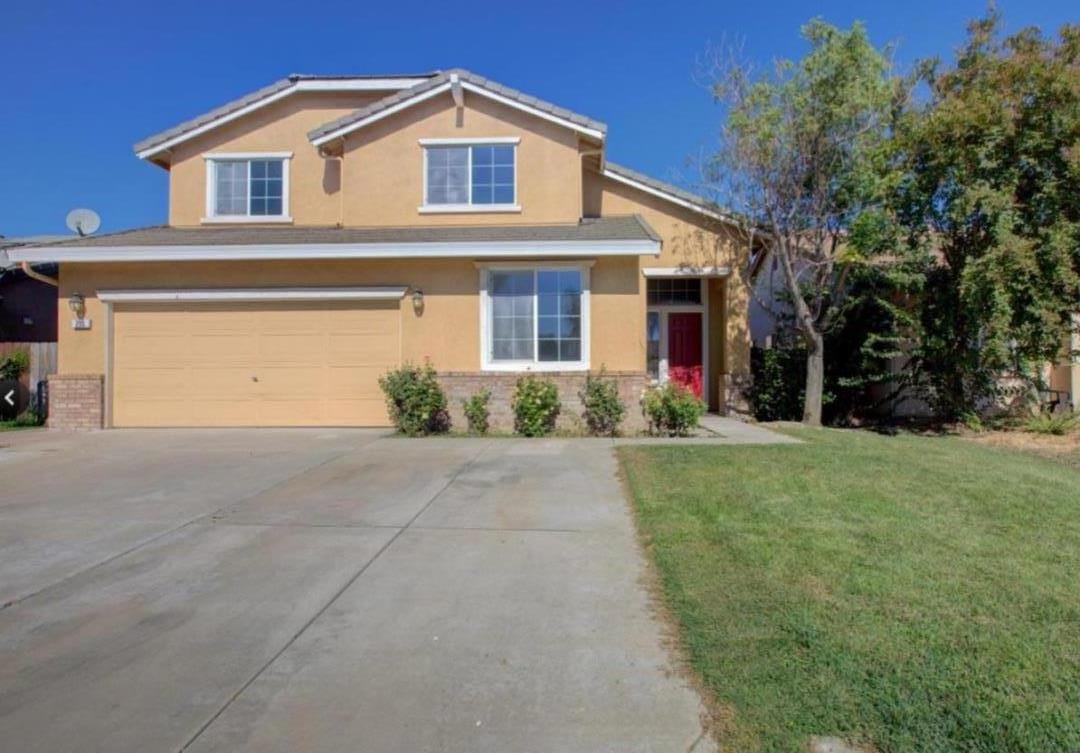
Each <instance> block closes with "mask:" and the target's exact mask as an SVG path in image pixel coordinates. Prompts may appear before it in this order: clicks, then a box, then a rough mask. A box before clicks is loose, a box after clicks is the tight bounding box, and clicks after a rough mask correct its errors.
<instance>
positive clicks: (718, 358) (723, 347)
mask: <svg viewBox="0 0 1080 753" xmlns="http://www.w3.org/2000/svg"><path fill="white" fill-rule="evenodd" d="M727 281H728V278H727V277H708V278H706V284H707V285H708V286H709V295H708V301H709V315H708V316H707V317H706V320H707V321H708V323H709V333H708V342H709V348H708V351H709V363H708V366H707V368H708V376H707V378H706V382H705V383H706V385H707V389H708V395H707V397H708V401H707V402H708V403H709V410H711V411H715V412H718V413H726V412H727V411H726V406H727V373H728V367H727V343H726V342H725V340H726V338H725V337H724V333H725V332H727V295H728V293H727Z"/></svg>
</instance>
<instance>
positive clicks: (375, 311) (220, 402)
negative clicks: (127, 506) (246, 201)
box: [112, 301, 401, 426]
mask: <svg viewBox="0 0 1080 753" xmlns="http://www.w3.org/2000/svg"><path fill="white" fill-rule="evenodd" d="M399 310H400V309H399V303H398V301H379V302H356V301H340V302H337V301H335V302H325V303H312V302H295V303H236V304H219V303H214V304H201V303H199V304H195V303H189V304H117V305H116V306H115V307H114V312H113V370H112V383H113V403H112V415H113V425H114V426H386V425H387V424H388V420H387V416H386V409H385V406H384V403H383V398H382V394H381V393H380V391H379V385H378V378H379V377H380V376H381V375H382V374H383V373H385V372H386V370H387V369H389V368H391V367H393V366H396V365H397V364H398V363H399V362H400V358H401V335H400V315H399Z"/></svg>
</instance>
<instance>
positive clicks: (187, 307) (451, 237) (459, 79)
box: [9, 70, 749, 427]
mask: <svg viewBox="0 0 1080 753" xmlns="http://www.w3.org/2000/svg"><path fill="white" fill-rule="evenodd" d="M606 133H607V129H606V127H605V126H604V124H603V123H600V122H597V121H595V120H593V119H591V118H588V117H585V116H583V115H579V114H577V113H574V112H570V111H568V110H566V109H564V108H561V107H558V106H556V105H552V104H549V103H547V102H544V101H541V100H538V99H537V98H536V97H533V96H530V95H527V94H524V93H522V92H519V91H515V90H513V89H510V88H508V87H506V86H503V85H501V84H497V83H495V82H493V81H490V80H488V79H486V78H483V77H481V76H477V75H475V74H473V73H470V72H468V71H464V70H450V71H442V72H436V73H430V74H423V75H395V76H304V75H294V76H289V77H288V78H285V79H283V80H281V81H278V82H276V83H274V84H271V85H270V86H268V87H266V88H263V89H260V90H258V91H256V92H253V93H252V94H249V95H247V96H245V97H242V98H241V99H238V100H236V101H234V102H230V103H228V104H225V105H223V106H221V107H219V108H217V109H215V110H213V111H211V112H208V113H206V114H204V115H200V116H199V117H197V118H194V119H192V120H190V121H188V122H185V123H182V124H180V125H177V126H176V127H174V128H170V129H169V130H167V131H165V132H163V133H160V134H157V135H156V136H152V137H150V138H148V139H146V140H144V141H142V142H140V143H139V144H137V145H136V146H135V152H136V154H137V156H138V157H139V158H140V159H143V160H145V161H147V162H149V163H150V164H152V165H155V166H157V167H158V168H161V169H163V170H166V171H167V172H168V174H169V222H168V225H164V226H160V227H148V228H141V229H137V230H130V231H126V232H119V233H113V234H108V235H100V236H94V237H86V238H80V239H76V240H73V241H68V242H64V243H57V244H51V245H38V246H30V247H20V248H17V249H13V250H11V251H10V252H9V257H10V258H9V261H10V262H14V263H18V262H33V263H40V262H52V263H58V264H59V288H60V290H59V302H58V305H59V308H60V314H61V316H60V321H61V327H60V332H59V364H58V372H59V373H58V374H57V375H55V376H54V377H53V378H52V380H51V382H50V390H51V403H52V404H51V415H50V420H51V421H52V423H53V425H54V426H59V427H64V426H116V427H126V426H285V425H301V426H304V425H356V426H383V425H386V424H387V422H388V420H387V414H386V410H385V406H384V401H383V397H382V395H381V394H380V391H379V387H378V378H379V376H380V375H382V374H383V373H385V372H386V371H387V370H388V369H390V368H392V367H394V366H397V365H399V364H402V363H406V362H412V363H422V362H424V361H425V360H427V361H430V362H431V363H432V364H433V366H434V367H435V368H436V370H437V371H438V372H439V374H440V378H441V381H442V383H443V384H444V386H445V388H446V390H447V392H448V394H449V396H450V398H451V400H450V402H451V407H452V408H453V409H454V410H459V409H460V400H461V398H463V397H465V396H467V395H469V394H471V393H472V392H474V391H475V390H476V389H478V388H479V387H480V386H487V387H489V388H491V389H492V391H493V393H494V401H495V405H494V410H495V413H496V414H497V415H505V413H506V403H507V401H508V399H509V394H510V392H511V390H512V386H513V383H514V381H515V380H516V379H517V378H518V376H519V375H520V374H521V373H522V372H526V371H532V372H538V373H544V374H548V375H550V376H551V377H552V378H553V379H554V380H556V382H557V383H558V384H559V387H560V392H561V395H562V397H563V399H564V401H566V402H567V403H570V404H572V403H573V402H574V401H576V393H577V390H578V389H579V387H580V384H581V382H582V380H583V378H584V374H585V373H586V372H590V371H592V372H596V371H599V370H600V369H601V368H602V367H603V368H604V369H606V371H607V373H608V374H609V375H611V376H612V377H613V378H615V379H617V380H619V383H620V388H621V390H622V393H623V396H624V399H625V400H626V401H627V402H628V403H629V404H630V407H631V411H630V413H631V415H632V416H636V415H637V410H636V404H637V400H638V398H639V396H640V393H641V391H642V389H644V387H645V386H646V385H647V384H648V383H649V381H650V380H652V381H664V380H667V379H674V380H677V381H680V382H683V383H685V384H686V385H688V386H689V387H691V388H692V389H694V390H695V391H697V392H698V394H699V395H701V396H702V397H703V398H704V399H706V400H707V401H708V403H709V405H710V407H711V408H712V409H713V410H719V411H724V410H726V409H727V408H728V406H730V405H731V404H733V403H735V402H737V401H738V400H739V399H740V395H739V388H740V387H741V386H742V385H744V384H745V381H746V375H747V373H748V370H749V330H748V326H747V295H746V294H745V292H744V291H743V289H742V286H741V285H740V284H739V283H738V280H737V277H736V278H734V279H733V274H732V271H733V268H734V265H735V264H737V263H738V261H737V259H738V258H742V255H740V254H739V244H738V242H737V241H736V233H735V232H734V231H733V225H731V224H730V223H729V221H728V220H727V219H726V218H725V217H724V216H723V215H722V214H721V213H720V212H719V211H718V210H717V209H716V207H714V206H713V205H711V204H710V203H709V202H707V201H705V200H703V199H701V198H700V197H697V196H694V195H692V194H688V193H686V192H684V191H682V190H679V189H678V188H675V187H674V186H670V185H667V184H665V183H662V182H659V181H656V180H654V179H651V178H648V177H646V176H643V175H640V174H638V173H636V172H633V171H631V170H628V169H626V168H623V167H619V166H617V165H615V164H613V163H611V162H609V161H608V160H607V155H606V153H605V146H606Z"/></svg>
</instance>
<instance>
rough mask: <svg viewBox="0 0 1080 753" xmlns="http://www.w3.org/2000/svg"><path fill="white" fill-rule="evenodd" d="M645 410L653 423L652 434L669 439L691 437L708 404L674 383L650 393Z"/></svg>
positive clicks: (644, 406)
mask: <svg viewBox="0 0 1080 753" xmlns="http://www.w3.org/2000/svg"><path fill="white" fill-rule="evenodd" d="M641 407H642V410H643V411H644V413H645V420H646V421H647V422H648V424H649V433H650V434H661V435H664V436H668V437H685V436H687V435H688V434H689V433H690V432H691V431H692V430H693V429H694V428H696V427H697V424H698V419H700V418H701V416H702V415H703V414H704V413H705V403H703V402H701V401H700V400H698V399H697V397H696V396H695V395H694V393H693V392H691V391H690V390H688V389H686V388H685V387H683V386H682V385H680V384H675V383H674V382H668V383H667V384H665V385H664V386H663V387H656V388H654V389H651V390H649V391H648V392H646V393H645V397H644V398H642V400H641Z"/></svg>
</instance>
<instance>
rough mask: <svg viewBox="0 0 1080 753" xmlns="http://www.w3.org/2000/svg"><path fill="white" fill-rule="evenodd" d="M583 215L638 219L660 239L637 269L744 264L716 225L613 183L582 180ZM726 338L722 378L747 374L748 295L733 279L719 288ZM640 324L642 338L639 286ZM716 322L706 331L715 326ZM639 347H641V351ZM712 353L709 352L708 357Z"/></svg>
mask: <svg viewBox="0 0 1080 753" xmlns="http://www.w3.org/2000/svg"><path fill="white" fill-rule="evenodd" d="M583 191H584V213H585V215H586V216H612V215H626V214H640V215H641V216H642V217H644V218H645V219H646V220H647V221H648V223H649V224H650V225H652V227H653V229H654V230H656V232H657V233H658V234H659V235H660V237H661V238H662V239H663V250H662V251H661V253H660V256H658V257H642V258H641V260H640V266H641V267H678V266H686V265H688V266H692V267H710V266H717V267H730V268H731V269H732V270H737V269H739V268H740V265H745V264H746V250H745V248H744V245H743V244H741V243H740V241H739V238H738V236H737V235H735V234H734V233H732V232H730V231H729V230H728V229H727V228H725V226H724V225H722V224H721V223H719V222H717V221H715V220H713V219H710V218H709V217H706V216H704V215H702V214H700V213H697V212H693V211H691V210H688V209H684V208H682V207H679V206H678V205H675V204H672V203H671V202H668V201H664V200H663V199H660V198H657V197H655V196H652V195H650V194H648V193H645V192H643V191H640V190H637V189H635V188H633V187H631V186H627V185H624V184H622V183H617V182H615V181H613V180H611V179H610V178H605V177H603V176H601V175H599V174H597V173H595V172H592V171H586V172H585V174H584V186H583ZM724 296H725V300H724V303H725V305H724V311H725V313H726V322H725V325H726V335H725V344H724V349H723V358H724V363H723V365H722V367H723V373H727V374H734V375H746V374H749V373H750V326H749V320H748V313H749V300H750V293H749V291H748V290H747V288H746V285H745V284H744V283H743V281H742V280H741V278H740V277H739V275H738V274H737V273H733V274H732V276H731V277H730V278H728V281H727V285H726V286H724ZM639 298H640V300H639V303H638V305H637V307H636V310H637V311H638V312H639V317H640V324H639V323H637V322H635V326H638V328H639V331H641V332H642V333H643V334H642V337H643V338H644V331H645V310H646V300H645V286H644V284H642V285H641V288H640V292H639ZM715 325H716V322H715V317H714V318H713V321H712V322H711V325H710V326H715ZM642 347H644V346H642ZM712 350H714V349H713V348H710V351H712Z"/></svg>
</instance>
